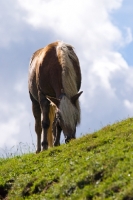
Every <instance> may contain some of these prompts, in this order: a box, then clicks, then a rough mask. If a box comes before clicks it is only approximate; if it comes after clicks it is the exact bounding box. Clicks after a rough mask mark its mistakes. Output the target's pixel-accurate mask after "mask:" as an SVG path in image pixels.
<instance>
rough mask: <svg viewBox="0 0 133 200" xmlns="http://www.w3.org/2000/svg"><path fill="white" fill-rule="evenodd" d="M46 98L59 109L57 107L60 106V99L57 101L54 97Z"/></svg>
mask: <svg viewBox="0 0 133 200" xmlns="http://www.w3.org/2000/svg"><path fill="white" fill-rule="evenodd" d="M46 98H47V99H48V100H50V101H52V102H53V103H54V104H55V105H56V106H57V108H59V105H60V99H57V98H54V97H50V96H46Z"/></svg>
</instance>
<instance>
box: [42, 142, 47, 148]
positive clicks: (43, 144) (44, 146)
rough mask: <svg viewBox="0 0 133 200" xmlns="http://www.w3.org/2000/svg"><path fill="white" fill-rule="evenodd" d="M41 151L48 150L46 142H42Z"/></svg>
mask: <svg viewBox="0 0 133 200" xmlns="http://www.w3.org/2000/svg"><path fill="white" fill-rule="evenodd" d="M42 149H43V150H47V149H48V142H42Z"/></svg>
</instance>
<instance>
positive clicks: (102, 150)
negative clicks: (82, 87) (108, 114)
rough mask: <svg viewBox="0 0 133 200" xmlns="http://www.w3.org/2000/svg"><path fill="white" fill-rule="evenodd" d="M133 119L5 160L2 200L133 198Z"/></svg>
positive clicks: (0, 176) (0, 168) (0, 175)
mask: <svg viewBox="0 0 133 200" xmlns="http://www.w3.org/2000/svg"><path fill="white" fill-rule="evenodd" d="M132 168H133V118H129V119H127V120H124V121H121V122H118V123H115V124H113V125H108V126H106V127H104V128H102V129H101V130H99V131H97V132H94V133H93V134H88V135H85V136H83V137H81V138H79V139H76V140H73V141H71V142H70V143H69V144H67V145H65V144H63V145H61V146H59V147H54V148H51V149H49V150H47V151H44V152H41V153H40V154H34V153H29V154H25V155H22V156H19V155H18V156H15V157H13V158H9V157H8V158H1V159H0V199H5V200H22V199H27V200H28V199H32V200H52V199H53V200H56V199H57V200H58V199H60V200H65V199H67V200H71V199H72V200H77V199H79V200H103V199H108V200H112V199H114V200H133V169H132Z"/></svg>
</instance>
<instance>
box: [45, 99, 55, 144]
mask: <svg viewBox="0 0 133 200" xmlns="http://www.w3.org/2000/svg"><path fill="white" fill-rule="evenodd" d="M55 110H56V106H55V104H53V103H52V102H51V103H50V111H49V120H50V126H49V128H48V132H47V140H48V146H49V147H53V134H52V124H53V121H54V116H55Z"/></svg>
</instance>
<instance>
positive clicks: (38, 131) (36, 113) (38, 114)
mask: <svg viewBox="0 0 133 200" xmlns="http://www.w3.org/2000/svg"><path fill="white" fill-rule="evenodd" d="M30 97H31V100H32V111H33V115H34V118H35V131H36V134H37V149H36V153H39V152H40V151H41V133H42V127H41V109H40V104H39V103H38V102H37V101H36V100H35V99H34V98H33V97H32V96H31V94H30Z"/></svg>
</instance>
